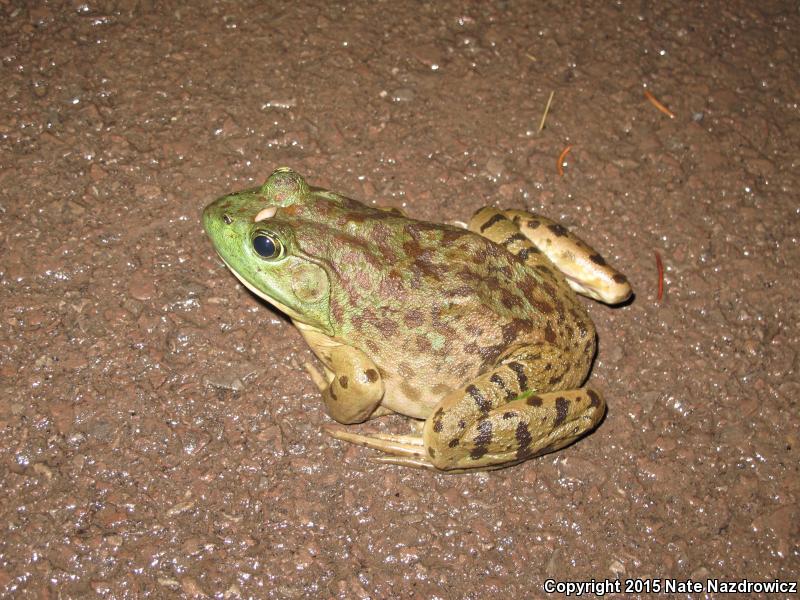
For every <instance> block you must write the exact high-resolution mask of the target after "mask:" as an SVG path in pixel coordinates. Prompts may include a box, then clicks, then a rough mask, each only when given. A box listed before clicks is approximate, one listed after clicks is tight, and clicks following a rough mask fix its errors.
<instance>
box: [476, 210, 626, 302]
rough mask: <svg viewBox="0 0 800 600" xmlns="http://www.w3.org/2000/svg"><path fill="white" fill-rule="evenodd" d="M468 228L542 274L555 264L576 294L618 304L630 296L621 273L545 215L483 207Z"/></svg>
mask: <svg viewBox="0 0 800 600" xmlns="http://www.w3.org/2000/svg"><path fill="white" fill-rule="evenodd" d="M469 228H470V230H472V231H474V232H476V233H479V234H481V235H483V236H485V237H487V238H489V239H490V240H492V241H493V242H495V243H497V244H500V245H502V246H504V247H505V248H506V249H507V250H508V251H509V252H511V253H512V254H515V255H517V256H520V257H521V258H523V259H524V260H525V261H526V262H527V263H528V264H529V265H530V266H532V267H533V268H536V269H539V270H540V271H541V272H543V273H545V274H546V273H547V269H551V268H552V266H553V265H555V266H556V268H557V269H558V270H559V271H561V273H563V275H564V277H565V278H566V280H567V283H568V284H569V286H570V287H571V288H572V289H573V290H575V291H576V292H578V293H579V294H583V295H584V296H589V297H590V298H594V299H595V300H599V301H601V302H605V303H606V304H618V303H620V302H623V301H625V300H627V299H628V297H630V295H631V286H630V284H629V283H628V280H627V279H626V278H625V276H624V275H623V274H622V273H620V272H619V271H617V270H616V269H614V267H612V266H611V265H609V264H608V263H606V261H605V259H604V258H603V257H602V256H601V255H600V254H599V253H598V252H597V251H595V250H594V249H593V248H592V247H591V246H589V245H588V244H587V243H586V242H584V241H583V240H582V239H580V238H579V237H578V236H576V235H575V234H573V233H571V232H570V231H569V230H568V229H567V228H566V227H564V226H562V225H559V224H558V223H556V222H555V221H551V220H550V219H548V218H546V217H542V216H539V215H535V214H533V213H529V212H525V211H522V210H498V209H495V208H490V207H487V208H482V209H481V210H479V211H478V212H477V213H475V215H474V216H473V217H472V219H471V220H470V223H469Z"/></svg>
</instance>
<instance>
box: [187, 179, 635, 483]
mask: <svg viewBox="0 0 800 600" xmlns="http://www.w3.org/2000/svg"><path fill="white" fill-rule="evenodd" d="M203 224H204V226H205V229H206V232H207V233H208V236H209V237H210V238H211V241H212V243H213V244H214V247H215V249H216V250H217V252H218V254H219V255H220V257H221V258H222V259H223V260H224V261H225V264H226V265H227V266H228V267H229V268H230V269H231V271H232V272H233V273H234V274H235V275H236V276H237V278H238V279H239V280H240V281H241V282H242V283H244V284H245V285H246V286H247V287H248V288H249V289H250V290H251V291H253V292H254V293H255V294H257V295H258V296H260V297H261V298H263V299H265V300H266V301H268V302H270V303H271V304H273V305H274V306H276V307H277V308H278V309H280V310H281V311H283V312H285V313H286V314H287V315H288V316H289V317H291V319H292V321H293V322H294V324H295V325H296V326H297V327H298V329H299V330H300V332H301V333H302V334H303V336H304V337H305V339H306V341H307V342H308V343H309V345H310V346H311V348H312V349H313V351H314V353H315V354H316V355H317V357H318V358H319V359H320V361H321V362H322V364H323V366H324V373H320V372H319V371H317V370H316V369H315V368H313V367H310V366H309V372H310V374H311V376H312V378H313V379H314V381H315V383H316V384H317V385H318V387H319V388H320V390H321V392H322V396H323V399H324V401H325V404H326V406H327V409H328V412H329V414H330V415H331V416H332V417H333V418H334V419H335V420H337V421H339V422H340V423H357V422H361V421H364V420H366V419H369V418H372V417H376V416H381V415H385V414H391V413H399V414H403V415H407V416H409V417H413V418H416V419H424V420H425V423H424V426H423V427H422V431H421V433H420V434H415V435H380V434H378V435H358V434H353V433H350V432H348V431H346V430H343V429H341V428H338V429H330V430H329V433H331V435H333V436H334V437H336V438H338V439H341V440H345V441H349V442H353V443H356V444H359V445H363V446H367V447H370V448H375V449H378V450H380V451H382V452H383V455H382V456H381V458H380V459H379V460H380V461H381V462H390V463H395V464H401V465H407V466H414V467H424V468H431V469H439V470H448V471H464V470H475V469H491V468H498V467H503V466H507V465H510V464H514V463H516V462H520V461H522V460H525V459H527V458H529V457H531V456H536V455H540V454H543V453H545V452H550V451H553V450H557V449H559V448H562V447H563V446H565V445H567V444H569V443H571V442H573V441H574V440H576V439H577V438H579V437H580V436H582V435H583V434H584V433H586V432H587V431H590V430H591V429H592V428H594V427H595V425H596V424H597V423H598V421H599V420H600V418H601V417H602V415H603V413H604V410H605V404H604V402H603V400H602V398H601V397H600V396H599V394H597V393H596V392H595V391H593V390H591V389H589V388H587V387H580V386H581V384H582V383H583V381H584V380H585V379H586V377H587V375H588V373H589V369H590V366H591V363H592V359H593V357H594V352H595V329H594V325H593V324H592V322H591V320H590V319H589V317H588V315H587V313H586V310H585V309H584V308H583V306H582V304H581V303H580V302H579V300H578V299H577V297H576V295H575V292H576V291H577V292H578V293H581V294H584V295H588V296H591V297H593V298H595V299H598V300H601V301H604V302H607V303H617V302H621V301H623V300H625V299H626V298H627V297H628V296H630V293H631V290H630V286H629V285H628V283H627V281H626V280H625V278H624V276H622V275H620V274H619V273H617V272H616V271H615V270H614V269H613V268H611V267H610V266H609V265H608V264H606V262H605V261H604V260H603V259H602V257H601V256H600V255H599V254H597V253H596V252H595V251H594V250H592V249H591V248H590V247H589V246H587V245H586V244H585V243H584V242H582V241H581V240H580V239H578V238H577V237H575V236H574V235H572V234H571V233H570V232H568V231H567V230H566V229H565V228H563V227H562V226H560V225H558V224H556V223H553V222H552V221H549V220H548V219H546V218H544V217H540V216H537V215H533V214H530V213H526V212H523V211H515V210H506V211H501V210H497V209H493V208H484V209H482V210H480V211H478V213H476V215H475V216H474V217H473V218H472V220H471V222H470V224H469V229H468V230H467V229H461V228H458V227H451V226H447V225H440V224H433V223H427V222H423V221H416V220H414V219H409V218H407V217H405V216H404V215H403V214H402V213H400V212H399V211H397V210H390V209H383V208H374V207H369V206H366V205H364V204H362V203H360V202H357V201H355V200H352V199H349V198H346V197H344V196H340V195H338V194H335V193H332V192H328V191H325V190H321V189H317V188H312V187H309V186H308V185H307V184H306V182H305V181H304V180H303V178H302V177H301V176H300V175H298V174H297V173H295V172H294V171H292V170H290V169H287V168H282V169H278V170H277V171H275V172H274V173H273V174H272V175H271V176H270V177H269V179H268V180H267V182H266V183H265V184H264V185H263V186H262V187H261V188H255V189H250V190H245V191H243V192H239V193H236V194H231V195H228V196H224V197H222V198H219V199H218V200H216V201H215V202H213V203H211V204H210V205H209V206H208V207H206V209H205V211H204V213H203ZM257 238H260V239H258V240H257Z"/></svg>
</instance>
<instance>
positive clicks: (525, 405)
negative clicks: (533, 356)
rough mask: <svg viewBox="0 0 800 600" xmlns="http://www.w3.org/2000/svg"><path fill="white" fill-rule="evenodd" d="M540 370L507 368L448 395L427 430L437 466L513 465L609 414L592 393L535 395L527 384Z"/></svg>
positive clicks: (560, 444) (554, 447)
mask: <svg viewBox="0 0 800 600" xmlns="http://www.w3.org/2000/svg"><path fill="white" fill-rule="evenodd" d="M539 366H540V365H537V364H525V363H523V362H522V361H511V362H507V363H505V364H501V365H499V366H497V367H496V368H495V369H493V370H492V371H491V372H489V373H486V374H484V375H482V376H480V377H479V378H478V379H476V380H475V381H474V382H473V383H472V384H470V385H468V386H466V387H465V388H463V389H461V390H457V391H455V392H452V393H451V394H449V395H448V396H447V397H446V398H445V399H444V400H443V401H442V402H441V404H440V405H439V407H438V408H437V409H436V410H435V411H434V413H433V414H432V415H431V417H430V418H429V419H428V420H427V421H426V423H425V428H424V430H423V441H424V444H425V447H426V449H427V453H428V456H429V458H430V460H431V462H432V463H433V465H434V466H436V467H437V468H439V469H445V470H449V469H474V468H489V467H493V466H502V465H506V464H513V463H515V462H519V461H521V460H524V459H526V458H529V457H531V456H536V455H539V454H544V453H547V452H552V451H554V450H558V449H559V448H563V447H564V446H566V445H568V444H570V443H572V442H573V441H575V440H576V439H578V438H579V437H580V436H581V435H583V434H584V433H586V432H588V431H590V430H591V429H593V428H594V427H595V425H597V423H598V422H599V421H600V419H601V418H602V416H603V413H604V411H605V402H604V401H603V399H602V398H601V396H600V395H599V394H598V393H597V392H595V391H594V390H592V389H589V388H579V389H569V390H562V391H549V392H542V393H539V394H534V393H532V392H531V391H529V390H527V389H526V384H527V379H528V378H529V377H530V376H532V375H533V374H534V373H535V372H536V371H537V369H538V368H539ZM567 379H571V377H567Z"/></svg>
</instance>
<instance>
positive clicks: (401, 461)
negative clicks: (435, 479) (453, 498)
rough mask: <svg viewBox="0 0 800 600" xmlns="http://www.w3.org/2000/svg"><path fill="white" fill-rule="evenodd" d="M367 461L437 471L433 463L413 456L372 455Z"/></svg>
mask: <svg viewBox="0 0 800 600" xmlns="http://www.w3.org/2000/svg"><path fill="white" fill-rule="evenodd" d="M369 462H374V463H381V464H384V465H400V466H401V467H412V468H414V469H428V470H429V471H438V470H439V469H437V468H436V467H435V466H434V464H433V463H432V462H431V461H429V460H428V459H426V458H415V457H412V456H373V457H370V459H369Z"/></svg>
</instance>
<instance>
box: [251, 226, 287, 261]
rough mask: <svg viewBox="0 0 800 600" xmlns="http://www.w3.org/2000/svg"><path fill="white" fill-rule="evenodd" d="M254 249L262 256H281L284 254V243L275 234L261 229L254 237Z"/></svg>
mask: <svg viewBox="0 0 800 600" xmlns="http://www.w3.org/2000/svg"><path fill="white" fill-rule="evenodd" d="M253 250H255V251H256V253H258V255H259V256H260V257H261V258H267V259H272V258H280V257H281V255H282V254H283V244H281V241H280V240H279V239H278V238H276V237H275V236H273V235H271V234H269V233H266V232H264V231H259V232H258V233H256V235H255V236H254V237H253Z"/></svg>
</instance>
